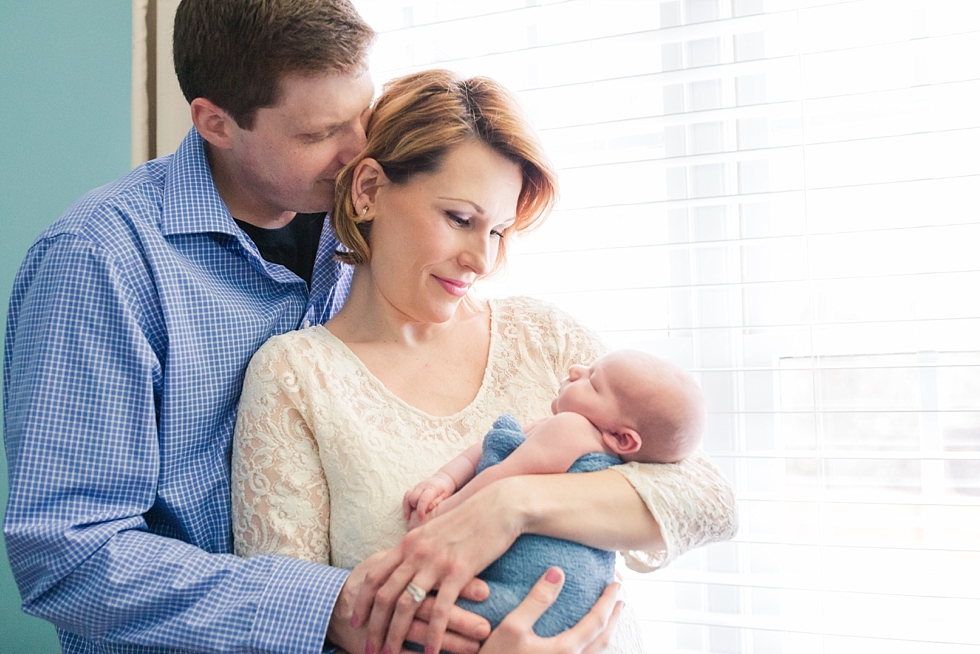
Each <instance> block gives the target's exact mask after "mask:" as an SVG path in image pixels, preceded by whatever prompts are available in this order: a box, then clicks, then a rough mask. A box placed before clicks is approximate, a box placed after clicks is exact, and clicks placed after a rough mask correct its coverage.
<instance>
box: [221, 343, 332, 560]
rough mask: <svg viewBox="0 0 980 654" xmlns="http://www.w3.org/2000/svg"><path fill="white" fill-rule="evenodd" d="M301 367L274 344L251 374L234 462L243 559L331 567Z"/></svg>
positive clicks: (326, 506)
mask: <svg viewBox="0 0 980 654" xmlns="http://www.w3.org/2000/svg"><path fill="white" fill-rule="evenodd" d="M287 343H294V341H287ZM303 369H304V367H303V366H301V365H299V364H298V362H297V355H296V353H295V352H291V351H290V350H289V349H288V346H287V345H284V344H283V341H282V340H281V339H273V340H271V341H269V342H268V343H267V344H266V345H264V346H263V347H262V348H260V349H259V351H258V352H257V353H256V355H255V357H254V358H253V359H252V363H251V364H250V365H249V368H248V371H247V373H246V377H245V384H244V386H243V388H242V398H241V403H240V406H239V411H238V423H237V424H236V426H235V441H234V449H233V452H232V464H231V474H232V482H231V483H232V525H233V530H234V539H235V553H236V554H238V555H239V556H253V555H255V554H282V555H285V556H291V557H294V558H300V559H305V560H307V561H315V562H318V563H327V564H328V563H329V562H330V561H329V559H330V544H329V537H328V526H329V521H330V498H329V489H328V487H327V481H326V477H325V476H324V472H323V466H322V464H321V463H320V456H319V448H318V446H317V443H316V440H315V439H314V436H313V433H312V431H311V430H310V427H309V424H310V421H309V419H308V418H309V416H308V415H307V403H306V401H305V398H306V392H305V388H304V381H303V377H302V376H301V374H300V373H298V372H297V371H300V370H303Z"/></svg>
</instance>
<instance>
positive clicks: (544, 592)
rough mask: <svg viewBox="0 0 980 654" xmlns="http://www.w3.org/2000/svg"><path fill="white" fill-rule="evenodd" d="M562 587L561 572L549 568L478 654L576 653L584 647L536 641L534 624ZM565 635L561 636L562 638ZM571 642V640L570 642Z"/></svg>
mask: <svg viewBox="0 0 980 654" xmlns="http://www.w3.org/2000/svg"><path fill="white" fill-rule="evenodd" d="M564 583H565V575H564V573H563V572H562V570H561V568H556V567H553V568H548V570H547V571H546V572H545V573H544V574H543V575H541V578H540V579H538V581H537V583H535V584H534V586H533V587H532V588H531V592H530V593H528V595H527V597H525V598H524V599H523V600H522V601H521V603H520V604H518V605H517V607H516V608H515V609H514V610H513V611H511V612H510V613H508V614H507V617H505V618H504V619H503V621H502V622H501V623H500V625H498V626H497V628H496V629H494V630H493V633H491V634H490V637H489V638H488V639H487V641H486V642H485V643H484V644H483V647H481V648H480V654H514V653H515V652H521V653H522V654H532V653H539V652H540V653H544V652H579V651H581V650H582V649H583V647H578V648H573V647H564V645H563V644H562V643H561V642H560V641H559V637H560V636H559V637H555V638H547V639H545V638H539V637H538V636H537V634H535V633H534V623H535V622H537V621H538V618H540V617H541V615H542V614H544V612H545V611H547V610H548V607H550V606H551V605H552V604H554V603H555V600H556V599H558V594H559V593H560V592H561V589H562V586H563V585H564ZM561 635H564V634H561ZM572 640H574V639H572Z"/></svg>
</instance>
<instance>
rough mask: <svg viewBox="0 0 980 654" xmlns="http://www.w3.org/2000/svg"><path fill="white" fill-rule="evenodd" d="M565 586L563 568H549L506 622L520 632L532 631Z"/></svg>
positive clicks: (505, 619)
mask: <svg viewBox="0 0 980 654" xmlns="http://www.w3.org/2000/svg"><path fill="white" fill-rule="evenodd" d="M564 585H565V573H564V572H563V571H562V569H561V568H558V567H552V568H548V570H546V571H545V573H544V574H543V575H541V577H540V578H539V579H538V581H537V582H536V583H535V584H534V586H532V587H531V592H529V593H528V594H527V597H525V598H524V600H523V601H521V603H520V604H518V605H517V608H515V609H514V610H513V611H511V612H510V613H508V614H507V617H506V618H504V622H508V623H510V625H511V626H513V627H516V628H517V629H518V630H520V631H531V630H532V628H533V627H534V623H535V622H537V621H538V618H540V617H541V616H542V615H543V614H544V612H545V611H547V610H548V607H550V606H551V605H552V604H554V603H555V600H556V599H558V594H559V593H560V592H561V589H562V586H564Z"/></svg>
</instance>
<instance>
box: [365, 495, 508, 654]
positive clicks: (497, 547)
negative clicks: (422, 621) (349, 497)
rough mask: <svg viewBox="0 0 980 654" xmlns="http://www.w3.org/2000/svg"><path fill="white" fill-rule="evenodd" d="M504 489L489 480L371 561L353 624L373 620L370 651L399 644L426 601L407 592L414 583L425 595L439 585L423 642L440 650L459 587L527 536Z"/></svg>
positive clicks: (392, 648)
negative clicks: (454, 505)
mask: <svg viewBox="0 0 980 654" xmlns="http://www.w3.org/2000/svg"><path fill="white" fill-rule="evenodd" d="M504 481H505V482H506V481H507V480H504ZM506 487H507V484H506V483H494V484H491V485H490V486H488V487H487V488H485V489H483V490H481V491H480V492H478V493H476V494H475V495H474V496H473V497H471V498H469V499H468V500H467V501H466V502H465V503H464V504H463V505H462V508H457V509H454V510H452V511H448V512H447V513H445V514H444V515H438V516H436V517H434V518H432V519H430V520H429V521H428V522H426V523H425V524H423V525H422V526H420V527H419V528H417V529H415V530H413V531H411V532H409V533H408V534H407V535H406V536H405V538H403V539H402V541H401V542H400V543H399V544H398V545H397V546H395V547H394V548H392V549H391V550H388V552H387V553H386V554H385V555H384V556H383V557H381V558H380V560H379V561H377V562H376V564H375V565H372V566H371V569H370V570H368V571H367V573H366V575H365V578H364V580H363V583H361V584H360V592H359V594H358V596H357V599H356V601H355V603H354V606H353V616H352V621H353V622H352V623H353V624H355V625H360V624H365V623H366V624H367V643H366V647H365V651H366V652H368V654H371V653H378V652H383V651H384V650H383V649H382V644H383V646H384V647H385V648H387V651H389V652H397V651H399V649H400V648H401V645H402V641H403V640H404V639H405V637H406V634H407V633H408V630H409V627H410V626H411V624H412V620H413V618H414V616H415V614H416V611H418V609H419V606H420V603H419V602H418V601H417V600H416V599H415V598H414V597H413V595H412V594H411V593H409V592H406V587H407V586H408V584H409V582H411V583H412V584H413V585H414V586H415V587H416V588H418V589H420V590H421V591H424V592H426V593H428V592H429V591H431V590H435V589H437V590H438V594H437V596H436V601H435V603H434V604H433V607H432V613H431V615H430V617H429V626H428V631H427V633H426V637H425V641H424V644H425V646H426V651H431V652H438V651H440V648H441V647H442V643H443V634H444V632H445V630H446V626H447V624H448V621H449V617H450V613H451V611H452V610H453V609H458V607H456V605H455V602H456V598H457V597H459V595H460V591H461V590H462V589H463V588H464V587H466V586H467V584H469V583H470V582H471V581H472V580H473V578H474V577H476V575H477V574H478V573H479V572H480V571H481V570H483V569H484V568H486V567H487V566H488V565H490V563H491V562H493V561H494V560H495V559H497V558H498V557H499V556H500V555H501V554H503V553H504V552H505V551H507V548H508V547H510V545H511V544H512V543H513V542H514V540H516V539H517V537H518V536H519V535H520V533H521V529H522V526H523V525H522V523H521V519H522V514H521V512H520V511H519V510H518V509H517V508H516V507H517V505H518V504H519V502H517V501H516V499H515V498H513V497H506V496H505V492H504V489H505V488H506ZM372 558H373V557H372ZM413 640H414V639H413ZM416 642H418V641H416Z"/></svg>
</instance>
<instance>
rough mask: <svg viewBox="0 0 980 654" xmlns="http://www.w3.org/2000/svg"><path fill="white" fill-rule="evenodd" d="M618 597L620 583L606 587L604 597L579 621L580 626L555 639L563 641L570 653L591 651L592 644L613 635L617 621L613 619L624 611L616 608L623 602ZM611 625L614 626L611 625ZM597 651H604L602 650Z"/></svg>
mask: <svg viewBox="0 0 980 654" xmlns="http://www.w3.org/2000/svg"><path fill="white" fill-rule="evenodd" d="M618 595H619V584H618V583H615V582H614V583H611V584H609V585H608V586H606V589H605V590H603V591H602V595H600V596H599V599H598V601H596V603H595V605H593V607H592V608H591V609H589V612H588V613H586V614H585V616H584V617H583V618H582V619H581V620H579V621H578V624H576V625H575V626H574V627H572V628H571V629H569V630H567V631H564V632H562V633H560V634H558V635H557V636H555V638H556V639H559V640H561V641H562V644H563V645H565V646H567V647H568V649H569V650H570V651H575V652H581V651H589V648H591V646H592V644H594V643H595V642H596V641H597V640H599V641H601V639H602V638H603V635H604V634H607V633H608V634H612V629H613V628H615V626H616V620H615V619H613V615H614V614H615V617H616V619H618V617H619V612H618V611H619V610H622V609H621V607H620V609H618V610H617V608H616V607H617V605H622V602H618V601H617V596H618ZM610 623H612V624H611V625H610ZM603 647H605V646H603ZM596 651H602V648H599V649H598V650H596Z"/></svg>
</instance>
